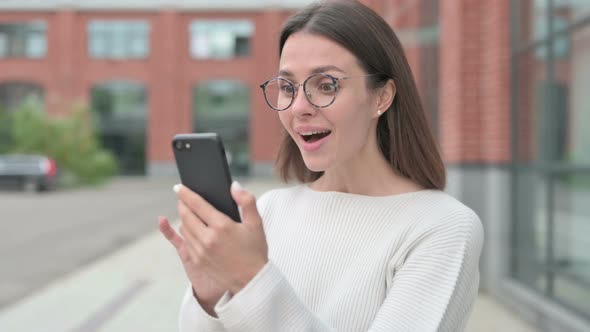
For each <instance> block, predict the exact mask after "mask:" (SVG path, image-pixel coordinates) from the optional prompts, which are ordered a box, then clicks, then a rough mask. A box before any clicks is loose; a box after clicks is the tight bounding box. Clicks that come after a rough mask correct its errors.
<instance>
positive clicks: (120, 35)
mask: <svg viewBox="0 0 590 332" xmlns="http://www.w3.org/2000/svg"><path fill="white" fill-rule="evenodd" d="M149 30H150V29H149V24H148V22H145V21H131V20H125V21H123V20H108V21H107V20H93V21H92V22H90V23H89V25H88V35H89V37H88V52H89V53H90V56H91V57H93V58H107V59H137V58H145V57H147V56H148V54H149Z"/></svg>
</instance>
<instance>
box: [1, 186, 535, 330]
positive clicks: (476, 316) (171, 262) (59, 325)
mask: <svg viewBox="0 0 590 332" xmlns="http://www.w3.org/2000/svg"><path fill="white" fill-rule="evenodd" d="M243 185H244V187H245V188H247V189H248V190H250V191H252V192H254V193H255V194H257V195H259V194H260V193H261V192H264V191H266V190H267V189H268V188H270V187H272V186H274V185H275V184H273V183H270V182H269V183H264V182H256V183H254V182H251V183H249V182H244V183H243ZM155 219H156V218H155V217H154V232H153V233H152V234H149V235H147V236H145V237H144V238H142V239H141V240H139V241H137V242H135V243H133V244H132V245H130V246H128V247H126V248H124V249H122V250H121V251H118V252H115V253H113V254H111V255H110V256H107V257H104V258H103V259H102V260H100V261H97V262H95V263H93V264H92V265H90V266H88V267H86V268H84V269H82V270H81V271H77V272H75V273H72V274H71V275H69V276H66V277H65V278H63V279H61V280H58V281H56V282H54V283H52V284H49V285H48V286H47V287H45V288H44V289H41V290H40V291H38V292H37V293H35V294H33V295H32V296H30V297H28V298H25V299H23V300H21V301H20V302H18V303H16V304H15V305H13V306H11V307H9V308H7V309H5V310H3V311H0V331H6V332H29V331H30V332H32V331H63V332H107V331H108V332H118V331H145V332H149V331H154V332H156V331H157V332H162V331H175V330H176V328H177V315H178V309H179V305H180V300H181V298H182V295H183V294H184V291H185V290H186V287H187V285H188V283H187V281H186V279H185V277H184V272H183V270H182V266H181V265H180V261H179V260H178V257H177V256H176V252H175V251H174V249H173V248H172V246H170V245H169V244H168V242H167V241H166V240H165V239H164V238H163V237H162V236H161V235H160V234H159V233H158V232H157V224H156V221H155ZM467 331H478V332H487V331H490V332H491V331H514V332H534V331H536V330H534V329H532V328H531V327H530V326H528V325H527V324H525V323H524V322H523V321H521V320H520V319H519V318H518V317H515V316H513V315H512V314H511V313H510V312H508V311H507V310H506V309H504V308H503V307H501V306H499V305H498V304H497V303H496V302H495V301H494V300H493V298H490V297H488V296H486V295H480V297H479V298H478V301H477V304H476V307H475V310H474V312H473V315H472V317H471V320H470V322H469V325H468V328H467Z"/></svg>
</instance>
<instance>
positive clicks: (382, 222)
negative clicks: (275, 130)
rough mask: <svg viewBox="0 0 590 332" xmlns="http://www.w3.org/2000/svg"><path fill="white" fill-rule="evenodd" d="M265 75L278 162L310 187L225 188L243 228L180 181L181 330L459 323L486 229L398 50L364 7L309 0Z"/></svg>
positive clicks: (453, 326)
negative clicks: (451, 186)
mask: <svg viewBox="0 0 590 332" xmlns="http://www.w3.org/2000/svg"><path fill="white" fill-rule="evenodd" d="M279 51H280V66H279V76H278V77H277V78H273V79H271V80H269V81H267V82H265V83H264V84H262V85H261V87H262V89H263V92H264V95H265V98H266V101H267V103H268V105H269V106H270V107H271V108H273V109H274V110H276V111H277V113H278V116H279V118H280V120H281V123H282V124H283V126H284V128H285V130H286V132H287V135H286V137H285V139H284V141H283V142H282V146H281V150H280V153H279V156H278V160H277V166H278V167H277V168H278V171H279V173H280V175H281V176H282V177H283V179H285V180H289V179H291V178H295V179H297V180H299V181H300V182H302V184H301V185H298V186H295V187H291V188H287V189H279V190H273V191H270V192H268V193H266V194H264V195H263V196H262V197H261V198H260V199H259V200H258V202H256V200H255V198H254V197H253V196H252V195H251V194H250V193H248V192H246V191H244V190H243V189H241V188H240V187H239V185H238V184H237V183H234V184H233V185H232V189H231V191H232V196H233V197H234V199H235V201H236V202H237V204H238V205H239V206H240V207H241V210H242V217H243V218H242V219H243V223H242V224H237V223H233V222H232V221H231V220H230V219H229V218H228V217H227V216H225V215H223V214H221V213H220V212H218V211H217V210H215V209H214V208H212V207H211V206H210V205H209V204H208V203H207V202H205V201H204V200H203V199H202V198H201V197H199V196H198V195H197V194H195V193H193V192H191V191H190V190H188V189H187V188H185V187H183V186H180V185H177V186H175V191H176V192H177V195H178V197H179V205H178V211H179V214H180V216H181V219H182V225H181V227H180V235H178V234H177V233H176V232H175V231H174V230H173V229H172V228H171V227H170V225H169V223H168V221H167V220H166V219H165V218H160V229H161V231H162V233H163V234H164V235H165V236H166V238H167V239H168V240H169V241H170V242H171V243H172V244H173V245H174V246H175V247H176V249H177V251H178V254H179V256H180V257H181V259H182V262H183V264H184V268H185V271H186V274H187V276H188V278H189V280H190V282H191V287H190V289H189V291H188V292H187V294H186V296H185V298H184V301H183V305H182V308H181V314H180V330H181V331H367V330H369V331H437V330H441V331H457V330H461V329H463V328H464V327H465V324H466V322H467V319H468V316H469V313H470V311H471V308H472V306H473V303H474V301H475V299H476V296H477V291H478V284H479V272H478V261H479V256H480V252H481V247H482V242H483V231H482V227H481V223H480V221H479V219H478V217H477V216H476V215H475V213H474V212H473V211H471V210H470V209H469V208H467V207H466V206H464V205H463V204H461V203H460V202H458V201H457V200H455V199H453V198H452V197H450V196H448V195H447V194H445V193H444V192H442V190H443V189H444V186H445V170H444V165H443V163H442V161H441V157H440V155H439V152H438V150H437V148H436V144H435V142H434V139H433V137H432V134H431V132H430V131H429V129H428V125H427V121H426V118H425V115H424V111H423V109H422V106H421V103H420V100H419V96H418V92H417V89H416V86H415V83H414V81H413V79H412V74H411V72H410V68H409V65H408V63H407V61H406V59H405V56H404V54H403V50H402V47H401V45H400V43H399V41H398V39H397V37H396V36H395V34H394V33H393V31H392V30H391V28H390V27H389V26H388V25H387V23H386V22H385V21H384V20H383V19H381V18H380V17H379V16H378V15H377V14H375V13H374V12H373V11H372V10H370V9H369V8H367V7H365V6H364V5H362V4H360V3H358V2H356V1H333V2H325V3H320V4H314V5H311V6H309V7H307V8H305V9H304V10H302V11H301V12H299V13H298V14H296V15H295V16H293V17H292V18H290V19H289V20H288V22H287V23H286V25H285V26H284V28H283V30H282V33H281V37H280V45H279Z"/></svg>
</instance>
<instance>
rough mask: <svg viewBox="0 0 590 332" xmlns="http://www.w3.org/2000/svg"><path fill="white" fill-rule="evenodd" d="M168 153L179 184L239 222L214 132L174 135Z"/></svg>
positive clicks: (228, 177) (220, 143)
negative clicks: (169, 152) (177, 174)
mask: <svg viewBox="0 0 590 332" xmlns="http://www.w3.org/2000/svg"><path fill="white" fill-rule="evenodd" d="M172 150H173V151H174V158H175V159H176V166H177V168H178V173H179V175H180V181H181V183H182V184H183V185H184V186H186V187H188V188H189V189H191V190H192V191H194V192H196V193H197V194H199V195H201V197H203V198H204V199H205V200H207V201H208V202H209V203H210V204H211V205H213V206H214V207H215V208H216V209H217V210H219V211H221V212H223V213H225V214H226V215H227V216H228V217H230V218H232V219H233V220H234V221H236V222H240V221H241V220H240V212H239V210H238V206H237V205H236V202H235V201H234V200H233V198H232V197H231V193H230V186H231V183H232V180H231V174H230V173H229V166H228V164H227V159H226V157H225V149H224V148H223V143H222V141H221V138H220V137H219V136H218V135H217V134H216V133H199V134H178V135H176V136H174V139H173V140H172Z"/></svg>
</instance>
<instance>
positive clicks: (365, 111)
mask: <svg viewBox="0 0 590 332" xmlns="http://www.w3.org/2000/svg"><path fill="white" fill-rule="evenodd" d="M279 67H280V71H279V75H280V76H281V77H284V78H286V79H288V80H289V81H291V82H293V83H294V84H299V83H303V82H304V81H305V80H306V79H307V78H308V77H309V76H311V75H313V74H315V73H318V72H321V73H326V74H329V75H331V76H334V77H336V78H343V77H351V78H350V79H346V80H339V81H338V92H337V94H336V99H335V100H334V102H333V103H332V104H331V105H330V106H328V107H325V108H318V107H315V106H314V105H312V104H311V103H310V102H309V101H308V100H307V98H306V96H305V93H304V92H303V88H299V91H298V92H297V94H296V97H295V100H294V101H293V104H292V105H291V107H289V108H288V109H286V110H284V111H280V112H278V113H279V117H280V120H281V123H282V124H283V126H284V127H285V129H286V130H287V132H288V133H289V135H291V137H292V138H293V140H294V141H295V142H296V143H297V146H298V147H299V150H300V151H301V155H302V156H303V160H304V162H305V165H306V166H307V167H308V168H309V169H310V170H312V171H316V172H320V171H326V170H329V169H330V168H332V167H339V166H343V165H346V164H347V163H350V162H353V161H354V160H355V158H366V157H367V155H366V152H367V151H369V150H368V149H367V146H368V144H376V138H375V128H376V122H377V115H376V112H377V97H376V94H374V93H371V92H370V90H368V89H367V84H366V77H363V76H364V75H366V74H367V73H366V72H364V71H363V70H362V68H361V67H360V65H359V64H358V61H357V59H356V58H355V56H354V55H353V54H352V53H350V52H349V51H348V50H347V49H345V48H344V47H342V46H340V45H339V44H338V43H335V42H333V41H332V40H330V39H328V38H325V37H322V36H319V35H314V34H311V33H306V32H297V33H295V34H293V35H291V36H290V37H289V38H288V39H287V41H286V43H285V45H284V47H283V52H282V55H281V59H280V65H279ZM317 132H321V134H315V135H311V136H309V134H310V133H317ZM326 133H328V134H327V135H326Z"/></svg>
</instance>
